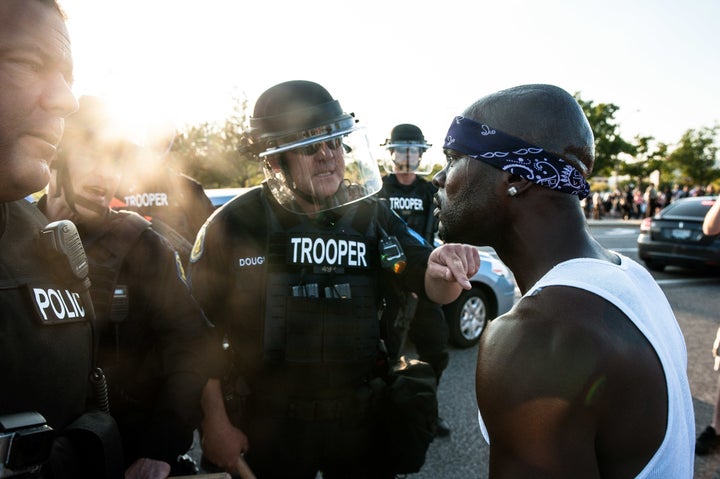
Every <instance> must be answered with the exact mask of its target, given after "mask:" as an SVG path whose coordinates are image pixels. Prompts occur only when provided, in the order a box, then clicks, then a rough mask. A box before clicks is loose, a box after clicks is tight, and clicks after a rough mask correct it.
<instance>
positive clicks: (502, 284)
mask: <svg viewBox="0 0 720 479" xmlns="http://www.w3.org/2000/svg"><path fill="white" fill-rule="evenodd" d="M478 252H479V253H480V269H479V270H478V272H477V273H475V275H474V276H473V277H472V278H470V283H471V284H472V289H470V290H467V291H466V290H463V292H462V293H461V294H460V296H459V297H458V299H456V300H455V301H453V302H452V303H450V304H446V305H445V306H444V307H443V310H444V312H445V320H446V321H447V323H448V327H449V328H450V342H451V343H452V344H453V345H454V346H457V347H459V348H469V347H471V346H474V345H475V344H477V342H478V340H479V339H480V333H482V332H483V330H484V329H485V326H486V325H487V323H488V322H489V321H491V320H493V319H495V318H496V317H498V316H500V315H502V314H505V313H507V312H508V311H510V309H511V308H512V307H513V304H515V299H516V297H517V296H519V290H518V289H517V286H516V284H515V278H514V276H513V275H512V273H511V272H510V270H509V269H508V268H507V266H505V264H504V263H503V262H502V261H500V258H498V256H497V254H496V253H495V251H494V250H492V249H491V248H478Z"/></svg>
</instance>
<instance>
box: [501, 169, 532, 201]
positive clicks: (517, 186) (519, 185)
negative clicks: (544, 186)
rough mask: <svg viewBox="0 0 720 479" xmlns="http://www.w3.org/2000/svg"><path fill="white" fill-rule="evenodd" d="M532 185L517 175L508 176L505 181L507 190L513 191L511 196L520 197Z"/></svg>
mask: <svg viewBox="0 0 720 479" xmlns="http://www.w3.org/2000/svg"><path fill="white" fill-rule="evenodd" d="M533 184H534V183H533V182H532V181H530V180H527V179H525V178H523V177H521V176H518V175H512V174H511V175H510V176H509V177H508V180H507V187H508V190H510V189H511V188H512V189H513V191H514V193H513V194H512V196H516V195H520V194H522V193H523V192H524V191H525V190H527V189H528V188H530V187H531V186H532V185H533Z"/></svg>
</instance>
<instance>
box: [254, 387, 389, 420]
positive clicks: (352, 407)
mask: <svg viewBox="0 0 720 479" xmlns="http://www.w3.org/2000/svg"><path fill="white" fill-rule="evenodd" d="M378 400H379V397H374V395H373V394H372V390H371V389H370V388H367V391H363V390H359V391H358V392H357V393H356V394H347V395H344V396H341V397H337V398H330V399H292V398H285V399H278V398H272V399H270V398H268V397H263V398H258V400H256V401H253V403H254V404H253V407H254V411H253V412H254V413H255V414H258V415H260V416H269V417H276V418H286V419H297V420H300V421H304V422H330V421H343V420H347V421H357V420H359V419H363V418H366V417H370V416H372V415H373V414H374V413H375V412H377V407H374V406H377V403H378Z"/></svg>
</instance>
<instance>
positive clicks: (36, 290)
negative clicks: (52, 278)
mask: <svg viewBox="0 0 720 479" xmlns="http://www.w3.org/2000/svg"><path fill="white" fill-rule="evenodd" d="M28 289H29V292H30V301H31V302H32V304H33V306H34V307H35V312H36V313H37V317H38V319H39V320H40V323H41V324H46V325H53V324H64V323H72V322H77V321H85V320H86V310H85V304H84V303H83V300H82V298H81V297H80V293H77V292H75V291H72V290H70V289H64V288H60V287H56V286H33V285H28Z"/></svg>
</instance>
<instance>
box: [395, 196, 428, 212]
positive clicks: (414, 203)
mask: <svg viewBox="0 0 720 479" xmlns="http://www.w3.org/2000/svg"><path fill="white" fill-rule="evenodd" d="M390 208H392V209H393V210H395V211H397V210H412V211H423V210H424V209H425V208H424V207H423V200H422V199H421V198H404V197H394V196H393V197H390Z"/></svg>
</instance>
